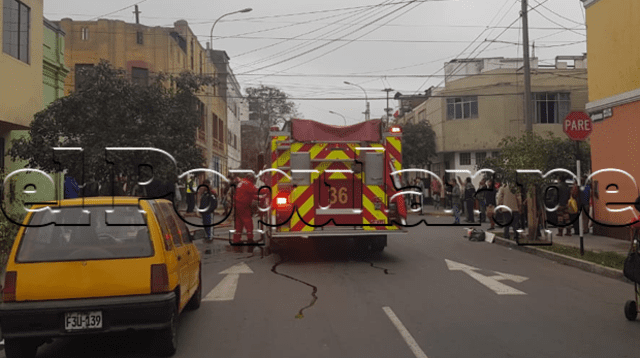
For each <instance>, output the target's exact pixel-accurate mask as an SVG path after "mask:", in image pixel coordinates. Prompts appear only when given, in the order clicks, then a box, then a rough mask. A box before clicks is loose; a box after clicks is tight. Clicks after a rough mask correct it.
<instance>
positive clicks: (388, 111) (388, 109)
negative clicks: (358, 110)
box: [383, 88, 393, 127]
mask: <svg viewBox="0 0 640 358" xmlns="http://www.w3.org/2000/svg"><path fill="white" fill-rule="evenodd" d="M383 91H385V92H387V108H385V109H384V110H385V112H387V127H389V117H390V115H389V113H390V112H391V108H389V92H391V91H393V88H385V89H383Z"/></svg>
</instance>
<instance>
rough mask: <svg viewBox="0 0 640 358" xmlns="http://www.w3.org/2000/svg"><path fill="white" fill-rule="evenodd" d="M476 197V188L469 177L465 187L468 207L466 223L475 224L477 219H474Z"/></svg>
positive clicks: (465, 198)
mask: <svg viewBox="0 0 640 358" xmlns="http://www.w3.org/2000/svg"><path fill="white" fill-rule="evenodd" d="M475 195H476V187H474V186H473V183H472V182H471V178H470V177H467V180H466V184H465V187H464V201H465V204H466V205H467V207H466V212H467V220H466V222H468V223H473V222H475V217H474V206H475V205H474V204H475V202H476V199H475Z"/></svg>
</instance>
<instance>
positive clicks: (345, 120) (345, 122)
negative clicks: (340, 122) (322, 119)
mask: <svg viewBox="0 0 640 358" xmlns="http://www.w3.org/2000/svg"><path fill="white" fill-rule="evenodd" d="M329 113H333V114H337V115H339V116H340V117H342V119H344V125H345V126H346V125H347V119H346V118H345V117H344V116H343V115H342V114H340V113H338V112H334V111H329Z"/></svg>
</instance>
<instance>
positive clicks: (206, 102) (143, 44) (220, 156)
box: [59, 18, 228, 184]
mask: <svg viewBox="0 0 640 358" xmlns="http://www.w3.org/2000/svg"><path fill="white" fill-rule="evenodd" d="M59 24H60V27H62V29H63V30H64V31H65V32H66V34H67V36H66V49H65V59H66V62H67V65H68V66H69V67H70V68H71V74H70V76H67V80H66V83H65V93H66V94H68V93H70V92H72V91H74V90H75V89H76V86H77V85H78V83H79V82H81V81H78V71H79V70H80V69H81V68H83V67H86V66H93V65H95V64H97V63H98V62H100V60H101V59H105V60H107V61H109V62H110V63H111V64H113V65H114V66H115V67H117V68H122V69H125V70H126V71H127V72H128V73H129V74H130V75H131V79H132V81H137V82H140V83H148V81H149V78H150V77H152V76H153V75H154V74H155V73H159V72H163V73H172V74H178V73H180V72H182V71H184V70H188V71H191V72H193V73H196V74H209V75H215V74H216V73H217V72H216V69H215V66H214V64H213V62H212V61H211V60H210V56H208V52H210V51H209V50H207V49H205V48H203V47H202V46H201V45H200V43H199V42H198V39H197V37H196V36H195V35H194V34H193V32H192V31H191V28H189V25H188V23H187V22H186V21H184V20H180V21H176V22H175V23H174V26H173V27H170V28H166V27H158V26H156V27H149V26H144V25H140V24H132V23H125V22H124V21H120V20H97V21H73V20H71V19H68V18H64V19H62V20H60V22H59ZM218 91H219V89H217V88H216V87H215V86H208V87H206V88H204V89H203V91H201V93H200V94H199V95H198V97H199V98H200V101H201V103H200V107H201V115H202V124H201V126H200V129H199V131H198V134H197V141H196V144H197V145H198V147H200V148H201V150H202V152H203V156H204V158H205V159H206V161H207V164H206V165H207V167H208V168H210V169H214V170H217V171H219V172H221V173H222V174H223V175H225V176H226V175H227V170H228V168H227V154H226V145H225V139H226V138H225V137H226V133H227V131H226V128H227V124H226V122H227V112H226V107H227V106H226V103H225V102H224V98H222V97H220V96H219V94H218ZM214 179H215V177H214ZM214 184H215V183H214Z"/></svg>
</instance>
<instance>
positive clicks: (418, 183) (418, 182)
mask: <svg viewBox="0 0 640 358" xmlns="http://www.w3.org/2000/svg"><path fill="white" fill-rule="evenodd" d="M416 186H417V187H418V188H420V195H416V205H419V206H418V207H419V208H420V215H424V200H423V198H424V183H423V182H422V179H421V178H416ZM418 207H416V209H417V208H418Z"/></svg>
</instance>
